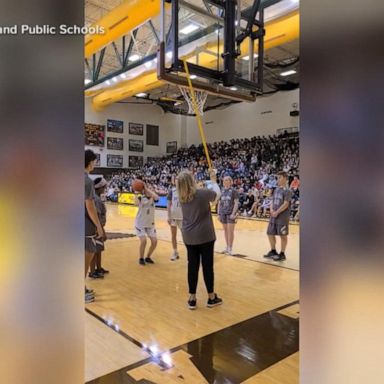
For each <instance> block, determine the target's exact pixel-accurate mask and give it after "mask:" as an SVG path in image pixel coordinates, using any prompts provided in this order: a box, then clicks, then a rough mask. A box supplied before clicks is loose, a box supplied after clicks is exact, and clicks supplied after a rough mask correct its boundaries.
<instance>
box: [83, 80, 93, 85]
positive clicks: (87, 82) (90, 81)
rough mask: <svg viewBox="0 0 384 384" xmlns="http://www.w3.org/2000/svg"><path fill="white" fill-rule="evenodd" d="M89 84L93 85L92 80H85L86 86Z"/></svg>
mask: <svg viewBox="0 0 384 384" xmlns="http://www.w3.org/2000/svg"><path fill="white" fill-rule="evenodd" d="M89 83H92V80H89V79H85V80H84V84H85V85H87V84H89Z"/></svg>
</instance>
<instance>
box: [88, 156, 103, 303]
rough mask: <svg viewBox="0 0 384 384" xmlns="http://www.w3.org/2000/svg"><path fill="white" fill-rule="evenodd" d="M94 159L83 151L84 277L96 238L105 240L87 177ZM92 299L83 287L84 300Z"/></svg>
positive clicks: (91, 293)
mask: <svg viewBox="0 0 384 384" xmlns="http://www.w3.org/2000/svg"><path fill="white" fill-rule="evenodd" d="M96 159H97V157H96V155H95V153H94V152H93V151H91V150H90V149H88V150H86V151H85V196H84V200H85V271H84V273H85V277H87V272H88V270H89V266H90V264H91V261H92V259H93V257H94V256H95V253H96V251H97V249H96V240H97V239H101V240H103V241H104V240H106V236H105V232H104V229H103V227H102V225H101V223H100V220H99V217H98V215H97V209H96V205H95V196H96V193H95V188H94V185H93V181H92V180H91V178H90V177H89V173H90V172H92V171H93V169H94V167H95V161H96ZM94 300H95V295H94V292H93V291H92V290H90V289H88V288H87V287H85V302H86V303H91V302H92V301H94Z"/></svg>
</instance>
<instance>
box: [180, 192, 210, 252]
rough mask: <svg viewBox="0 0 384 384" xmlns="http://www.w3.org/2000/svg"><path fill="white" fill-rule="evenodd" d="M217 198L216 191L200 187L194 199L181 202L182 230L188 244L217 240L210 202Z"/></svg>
mask: <svg viewBox="0 0 384 384" xmlns="http://www.w3.org/2000/svg"><path fill="white" fill-rule="evenodd" d="M215 198H216V192H214V191H211V190H209V189H198V190H197V191H196V194H195V196H194V198H193V200H192V201H190V202H189V203H181V210H182V212H183V226H182V228H181V232H182V234H183V240H184V243H185V244H186V245H197V244H204V243H208V242H210V241H215V240H216V235H215V227H214V226H213V221H212V214H211V206H210V204H209V203H210V202H213V201H214V200H215Z"/></svg>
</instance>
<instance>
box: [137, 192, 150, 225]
mask: <svg viewBox="0 0 384 384" xmlns="http://www.w3.org/2000/svg"><path fill="white" fill-rule="evenodd" d="M138 199H139V210H138V212H137V215H136V219H135V227H136V228H139V229H141V228H151V227H154V226H155V202H154V200H153V199H152V198H151V197H150V198H148V197H147V196H144V195H143V196H139V197H138Z"/></svg>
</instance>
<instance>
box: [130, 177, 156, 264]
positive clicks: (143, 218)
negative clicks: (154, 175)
mask: <svg viewBox="0 0 384 384" xmlns="http://www.w3.org/2000/svg"><path fill="white" fill-rule="evenodd" d="M143 184H144V185H143V191H142V195H140V196H138V195H135V204H136V205H137V206H138V207H139V209H138V211H137V215H136V219H135V228H136V235H137V237H138V238H139V239H140V248H139V252H140V258H139V264H140V265H145V264H155V262H154V261H153V260H152V259H151V255H152V253H153V251H154V250H155V248H156V246H157V234H156V228H155V201H158V200H159V196H158V195H157V194H156V193H155V192H153V191H152V190H150V189H149V188H148V187H147V185H146V184H145V183H143ZM147 236H148V237H149V239H150V241H151V246H150V247H149V249H148V253H147V257H146V258H145V259H144V254H145V247H146V245H147Z"/></svg>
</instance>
